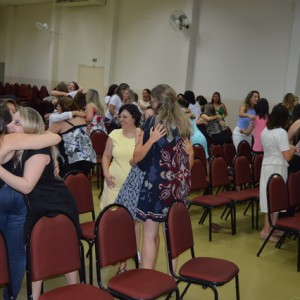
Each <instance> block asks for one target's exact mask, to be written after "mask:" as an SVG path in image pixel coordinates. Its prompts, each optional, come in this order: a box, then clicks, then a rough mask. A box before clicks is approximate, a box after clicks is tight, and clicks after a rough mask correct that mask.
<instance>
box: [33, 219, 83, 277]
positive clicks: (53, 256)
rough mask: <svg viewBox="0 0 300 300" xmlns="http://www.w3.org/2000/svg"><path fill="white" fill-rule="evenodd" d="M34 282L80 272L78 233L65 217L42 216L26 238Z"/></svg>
mask: <svg viewBox="0 0 300 300" xmlns="http://www.w3.org/2000/svg"><path fill="white" fill-rule="evenodd" d="M27 257H28V258H27V261H28V264H29V273H30V276H31V281H37V280H43V279H46V278H48V277H51V276H57V275H59V274H66V273H69V272H72V271H75V270H80V269H81V259H80V247H79V239H78V233H77V230H76V228H75V225H74V224H73V222H72V221H71V220H70V219H69V218H68V217H67V216H65V215H62V214H60V215H57V216H55V217H42V218H40V219H39V220H38V221H37V222H36V224H35V225H34V227H33V229H32V231H31V233H30V234H29V237H28V239H27Z"/></svg>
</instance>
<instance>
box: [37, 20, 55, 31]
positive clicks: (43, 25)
mask: <svg viewBox="0 0 300 300" xmlns="http://www.w3.org/2000/svg"><path fill="white" fill-rule="evenodd" d="M35 27H36V28H37V29H38V30H41V31H47V32H54V30H53V29H51V28H50V27H49V25H48V23H41V22H36V23H35Z"/></svg>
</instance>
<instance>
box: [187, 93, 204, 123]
mask: <svg viewBox="0 0 300 300" xmlns="http://www.w3.org/2000/svg"><path fill="white" fill-rule="evenodd" d="M183 96H184V99H185V100H187V101H188V103H189V109H190V110H191V112H192V114H193V115H194V116H195V118H196V120H198V119H199V117H200V115H201V107H200V104H199V103H198V102H197V101H196V98H195V94H194V92H192V91H185V92H184V95H183Z"/></svg>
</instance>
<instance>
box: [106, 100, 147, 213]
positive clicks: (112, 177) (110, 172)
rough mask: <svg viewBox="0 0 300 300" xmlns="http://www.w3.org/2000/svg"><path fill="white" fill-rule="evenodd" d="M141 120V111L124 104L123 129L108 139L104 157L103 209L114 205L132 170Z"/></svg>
mask: <svg viewBox="0 0 300 300" xmlns="http://www.w3.org/2000/svg"><path fill="white" fill-rule="evenodd" d="M140 119H141V114H140V112H139V109H138V107H137V106H136V105H134V104H124V105H123V106H122V107H121V108H120V111H119V121H120V125H121V128H120V129H115V130H113V131H112V132H111V133H110V134H109V137H108V139H107V142H106V146H105V150H104V153H103V157H102V168H103V175H104V178H105V181H104V189H103V194H102V199H101V205H100V207H101V209H102V208H104V207H105V206H107V205H109V204H111V203H114V202H115V199H116V197H117V195H118V194H119V191H120V188H121V187H122V185H123V183H124V181H125V179H126V177H127V175H128V173H129V172H130V170H131V164H130V160H131V159H132V155H133V151H134V147H135V143H136V138H137V136H138V133H139V130H138V128H137V127H138V125H139V122H140Z"/></svg>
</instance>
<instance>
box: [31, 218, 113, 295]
mask: <svg viewBox="0 0 300 300" xmlns="http://www.w3.org/2000/svg"><path fill="white" fill-rule="evenodd" d="M26 250H27V272H26V275H27V295H28V299H32V282H33V281H38V280H45V279H47V278H50V277H53V276H58V275H62V274H67V273H69V272H73V271H76V270H79V277H80V283H79V284H72V285H66V286H60V287H57V288H54V289H52V290H50V291H47V292H44V293H43V294H41V296H40V297H39V300H48V299H49V300H54V299H57V300H58V299H64V300H82V299H99V300H113V297H112V296H111V295H110V294H108V293H106V292H105V291H103V290H101V289H99V288H97V287H95V286H92V285H89V284H84V283H85V268H84V257H83V247H82V244H81V243H80V240H79V238H78V233H77V230H76V228H75V226H74V224H73V222H72V221H71V220H70V219H69V218H68V217H67V216H65V215H62V214H59V215H57V216H55V217H46V216H45V217H42V218H40V219H39V220H38V221H37V222H36V224H35V225H34V227H33V229H32V231H31V233H30V234H29V235H28V238H27V242H26ZM44 290H45V288H44Z"/></svg>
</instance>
